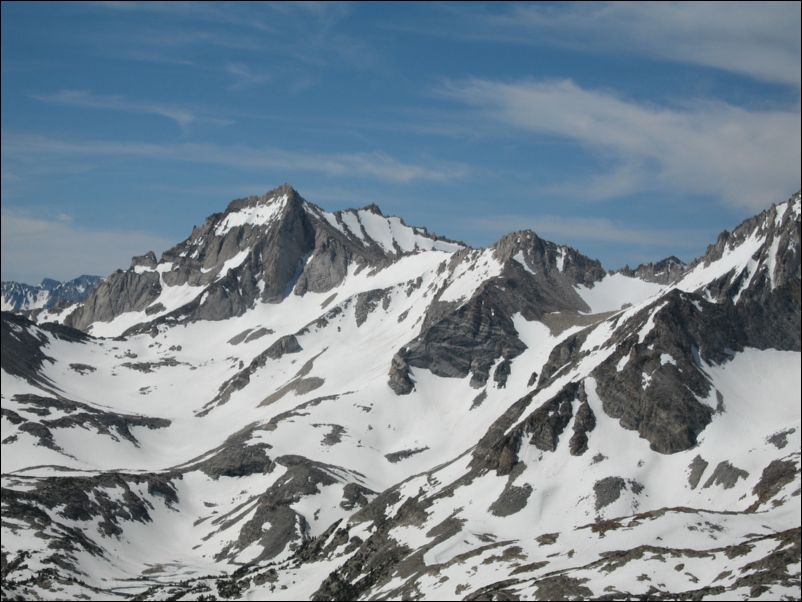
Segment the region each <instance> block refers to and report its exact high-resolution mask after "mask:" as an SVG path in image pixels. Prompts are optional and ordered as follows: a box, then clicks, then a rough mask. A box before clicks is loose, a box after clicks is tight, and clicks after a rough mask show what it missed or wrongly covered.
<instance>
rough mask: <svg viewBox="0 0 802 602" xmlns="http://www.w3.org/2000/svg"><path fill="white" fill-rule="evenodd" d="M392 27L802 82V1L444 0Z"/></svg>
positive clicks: (412, 31) (765, 79) (777, 81)
mask: <svg viewBox="0 0 802 602" xmlns="http://www.w3.org/2000/svg"><path fill="white" fill-rule="evenodd" d="M437 8H438V10H439V12H440V13H441V18H440V19H430V20H427V21H426V22H424V23H418V22H415V23H411V24H409V23H407V24H405V23H403V21H402V22H397V23H395V22H394V23H390V24H387V25H386V27H388V28H390V29H397V30H400V31H405V32H409V33H417V34H422V35H429V36H435V37H444V38H453V39H462V40H469V41H471V42H487V43H492V44H498V43H501V44H520V45H526V46H544V45H546V46H556V47H559V48H570V49H572V50H579V51H585V52H593V53H598V52H602V53H613V54H628V55H636V56H646V57H650V58H652V59H657V60H666V61H672V62H679V63H686V64H691V65H699V66H704V67H711V68H715V69H721V70H724V71H728V72H731V73H737V74H739V75H743V76H746V77H749V78H754V79H757V80H760V81H765V82H773V83H779V84H786V85H791V86H795V87H797V88H798V87H799V86H800V29H799V21H800V4H799V3H798V2H728V3H726V4H722V3H720V2H562V3H556V4H555V3H545V2H544V3H539V2H537V3H530V2H526V3H524V2H516V3H509V4H507V3H491V4H489V5H483V4H479V3H463V4H458V3H441V4H439V5H437Z"/></svg>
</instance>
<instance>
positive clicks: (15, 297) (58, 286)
mask: <svg viewBox="0 0 802 602" xmlns="http://www.w3.org/2000/svg"><path fill="white" fill-rule="evenodd" d="M101 282H103V278H101V277H100V276H78V278H74V279H72V280H67V281H65V282H59V281H58V280H53V279H51V278H45V279H44V280H42V283H41V284H40V285H39V286H33V285H30V284H23V283H21V282H13V281H10V282H3V283H2V299H1V300H0V303H2V309H3V311H28V310H34V309H51V308H54V307H56V306H64V305H67V304H69V303H75V302H77V301H83V300H84V299H86V298H87V297H88V296H89V294H90V293H91V292H92V291H93V290H95V288H96V287H97V285H98V284H100V283H101Z"/></svg>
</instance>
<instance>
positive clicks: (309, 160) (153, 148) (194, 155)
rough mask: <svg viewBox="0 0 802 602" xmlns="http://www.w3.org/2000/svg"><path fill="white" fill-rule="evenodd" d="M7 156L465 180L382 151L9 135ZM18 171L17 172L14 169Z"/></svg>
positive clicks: (458, 172)
mask: <svg viewBox="0 0 802 602" xmlns="http://www.w3.org/2000/svg"><path fill="white" fill-rule="evenodd" d="M3 155H4V157H5V158H8V160H9V161H15V162H16V164H17V165H18V166H20V168H21V169H24V168H25V166H26V165H27V164H29V162H30V161H29V160H30V159H31V158H35V159H36V161H37V162H41V161H42V160H43V158H46V157H50V158H51V159H53V160H54V161H59V160H62V159H63V158H64V157H70V158H73V159H74V158H76V157H92V158H94V159H95V160H97V161H100V160H103V159H104V158H110V157H138V158H143V159H150V160H160V161H165V160H166V161H181V162H188V163H195V164H207V165H219V166H224V167H230V168H234V169H238V170H249V171H250V170H257V171H260V170H265V169H273V170H278V171H281V172H282V173H285V172H314V173H320V174H324V175H329V176H341V177H349V178H350V177H354V176H359V177H366V178H371V179H376V180H381V181H386V182H397V183H406V182H412V181H430V182H445V181H450V180H456V179H460V178H463V177H465V176H466V175H467V174H468V171H469V170H468V166H467V165H465V164H462V163H436V162H427V164H426V165H425V166H424V165H420V164H416V163H409V162H404V161H401V160H399V159H396V158H395V157H392V156H391V155H389V154H387V153H385V152H383V151H373V152H354V153H332V154H321V153H314V152H303V151H288V150H284V149H279V148H275V147H253V146H247V145H221V144H213V143H187V142H181V143H167V144H153V143H147V142H119V141H106V140H59V139H54V138H48V137H43V136H31V135H13V136H12V135H6V136H4V138H3ZM12 167H13V166H12Z"/></svg>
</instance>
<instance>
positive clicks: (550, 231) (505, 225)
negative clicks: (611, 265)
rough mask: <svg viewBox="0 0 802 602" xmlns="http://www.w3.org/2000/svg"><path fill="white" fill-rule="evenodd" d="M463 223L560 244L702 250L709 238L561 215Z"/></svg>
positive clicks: (703, 232) (704, 234)
mask: <svg viewBox="0 0 802 602" xmlns="http://www.w3.org/2000/svg"><path fill="white" fill-rule="evenodd" d="M462 224H463V225H464V226H465V227H467V228H469V229H471V230H474V231H479V232H485V233H488V234H492V235H494V236H502V235H504V234H507V233H509V232H512V231H516V230H521V229H526V228H528V229H531V230H533V231H535V232H536V233H537V234H538V235H539V236H543V237H544V238H551V239H554V240H557V241H559V242H565V243H570V244H576V243H577V242H587V241H591V242H612V243H616V244H619V245H641V246H645V247H651V248H655V247H658V248H669V249H676V252H677V253H679V252H680V250H689V249H692V250H693V249H700V248H702V246H703V245H704V243H705V242H707V241H708V240H709V238H710V233H709V232H708V231H707V230H702V229H694V228H665V229H660V228H644V227H640V226H630V225H625V224H622V223H619V222H615V221H613V220H610V219H606V218H597V217H564V216H560V215H499V216H497V217H494V218H490V219H486V218H482V219H466V220H463V221H462Z"/></svg>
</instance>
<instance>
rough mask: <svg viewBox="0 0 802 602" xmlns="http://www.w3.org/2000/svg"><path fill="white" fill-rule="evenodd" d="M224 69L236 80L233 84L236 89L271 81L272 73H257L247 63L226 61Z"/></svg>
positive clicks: (232, 86)
mask: <svg viewBox="0 0 802 602" xmlns="http://www.w3.org/2000/svg"><path fill="white" fill-rule="evenodd" d="M224 69H225V72H226V73H227V74H228V75H230V76H231V77H232V78H233V80H234V83H233V84H232V85H231V88H232V89H234V90H239V89H243V88H250V87H251V86H259V85H261V84H265V83H267V82H269V81H270V74H268V73H257V72H255V71H254V70H253V69H251V68H250V67H249V66H248V65H246V64H245V63H226V66H225V68H224Z"/></svg>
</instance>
